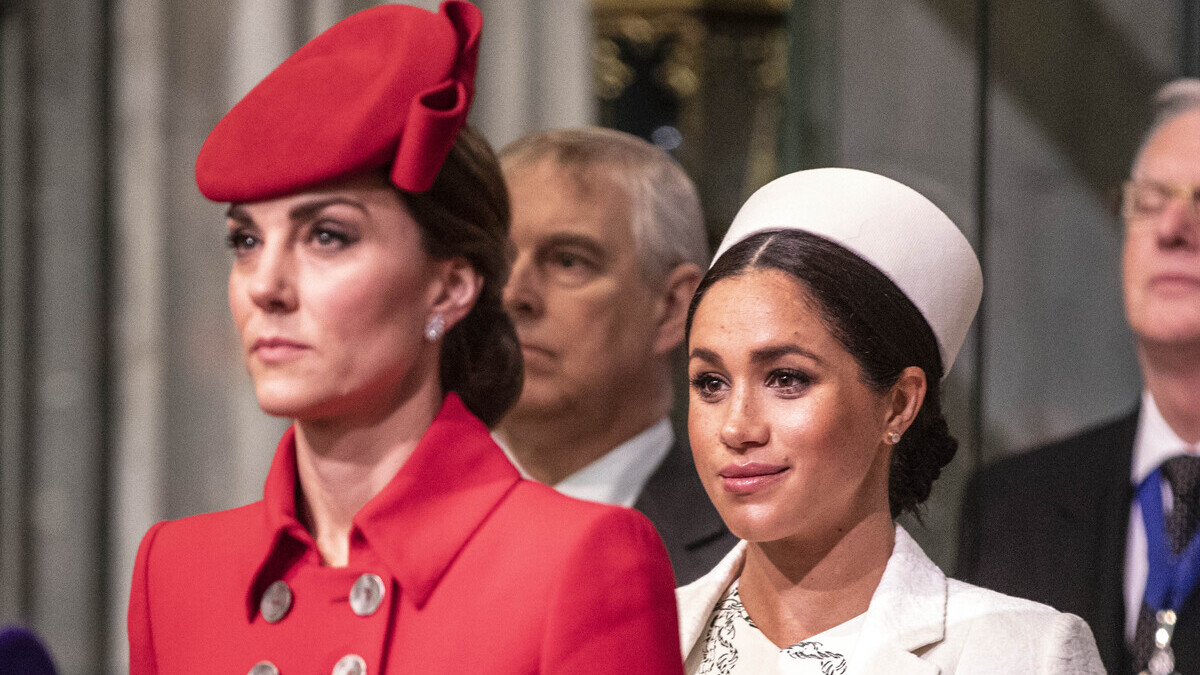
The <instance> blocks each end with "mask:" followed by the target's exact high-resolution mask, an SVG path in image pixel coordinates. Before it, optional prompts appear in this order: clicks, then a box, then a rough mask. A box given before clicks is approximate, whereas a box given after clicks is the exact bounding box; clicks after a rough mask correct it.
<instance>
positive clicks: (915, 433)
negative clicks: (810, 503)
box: [687, 230, 958, 518]
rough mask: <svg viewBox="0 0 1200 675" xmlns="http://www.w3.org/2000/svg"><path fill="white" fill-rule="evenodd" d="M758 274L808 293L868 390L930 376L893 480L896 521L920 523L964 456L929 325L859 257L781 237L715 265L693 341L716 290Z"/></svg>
mask: <svg viewBox="0 0 1200 675" xmlns="http://www.w3.org/2000/svg"><path fill="white" fill-rule="evenodd" d="M756 269H776V270H779V271H782V272H785V273H786V274H788V275H790V276H791V277H793V278H794V279H796V280H797V281H799V282H800V284H801V285H802V286H803V287H804V288H805V289H807V291H808V293H809V294H810V295H811V296H812V298H813V299H814V300H816V302H817V304H818V305H819V313H820V315H821V317H822V318H823V320H824V323H825V326H826V328H828V329H829V331H830V333H832V334H833V336H834V337H835V338H836V339H837V340H838V342H840V343H841V344H842V346H843V347H845V348H846V351H848V352H850V355H851V356H853V357H854V360H855V361H856V362H857V363H858V366H859V368H860V369H861V371H862V377H863V382H864V383H865V384H866V385H867V386H869V387H871V388H873V389H875V390H876V391H878V392H885V391H887V390H888V389H890V388H891V387H892V386H893V385H895V384H896V381H897V380H899V378H900V373H901V372H903V371H904V369H905V368H907V367H909V366H917V367H918V368H920V369H922V370H924V371H925V379H926V382H927V387H926V390H925V399H924V401H923V402H922V404H921V408H920V410H919V411H918V412H917V416H916V419H914V420H913V423H912V425H911V426H909V428H908V431H906V432H905V434H904V436H903V437H902V438H901V440H900V443H898V444H897V445H896V447H895V448H894V449H893V451H892V459H891V467H890V470H889V473H888V504H889V506H890V507H891V513H892V517H893V518H895V517H897V516H899V515H900V514H902V513H905V512H912V513H913V514H914V515H919V514H918V513H917V509H918V507H919V506H920V505H921V503H922V502H924V501H925V500H926V499H928V498H929V492H930V489H931V488H932V487H933V481H934V480H936V479H937V477H938V476H939V475H940V474H941V471H942V468H943V467H945V466H946V465H947V464H948V463H950V460H951V459H953V458H954V453H955V452H956V451H957V449H958V441H956V440H955V439H954V437H953V436H951V435H950V430H949V427H948V426H947V425H946V419H945V417H943V416H942V403H941V378H942V359H941V355H940V352H939V351H938V345H937V340H936V339H935V337H934V335H933V330H932V329H931V328H930V327H929V324H928V323H927V322H926V321H925V317H923V316H922V315H921V312H920V311H918V310H917V308H916V306H915V305H913V303H912V301H911V300H909V299H908V296H906V295H904V292H903V291H901V290H900V289H899V288H898V287H897V286H896V284H895V283H893V282H892V280H891V279H889V278H888V277H887V275H885V274H884V273H883V272H881V271H879V269H877V268H876V267H875V266H874V265H871V264H870V263H868V262H866V261H865V260H863V259H862V258H860V257H858V256H857V255H855V254H854V253H853V252H851V251H849V250H847V249H846V248H843V247H842V246H839V245H838V244H835V243H834V242H832V241H829V240H828V239H825V238H824V237H820V236H818V235H815V234H811V233H809V232H802V231H797V230H782V231H778V232H761V233H759V234H756V235H753V236H751V237H748V238H747V239H745V240H744V241H742V242H740V243H738V244H736V245H734V246H732V247H731V248H730V249H729V250H728V251H726V252H725V254H724V255H722V256H721V257H720V258H719V259H718V260H717V262H716V263H715V264H714V265H713V266H712V269H710V270H709V271H708V274H706V275H705V276H704V279H703V280H702V281H701V282H700V286H699V288H697V289H696V294H695V295H694V296H693V297H692V304H691V307H689V309H688V321H687V327H688V334H689V335H690V334H691V330H692V318H693V316H694V315H695V313H696V308H697V307H698V306H699V305H700V301H701V300H702V299H703V298H704V295H705V293H706V292H707V291H708V289H709V288H711V287H712V285H713V284H715V283H717V282H718V281H721V280H722V279H728V278H730V277H736V276H740V275H742V274H745V273H747V272H749V271H751V270H756Z"/></svg>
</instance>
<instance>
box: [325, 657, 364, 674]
mask: <svg viewBox="0 0 1200 675" xmlns="http://www.w3.org/2000/svg"><path fill="white" fill-rule="evenodd" d="M332 675H367V662H366V661H363V657H361V656H359V655H358V654H347V655H345V656H343V657H342V658H340V659H338V662H337V663H335V664H334V666H333V673H332Z"/></svg>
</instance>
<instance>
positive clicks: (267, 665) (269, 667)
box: [247, 661, 279, 675]
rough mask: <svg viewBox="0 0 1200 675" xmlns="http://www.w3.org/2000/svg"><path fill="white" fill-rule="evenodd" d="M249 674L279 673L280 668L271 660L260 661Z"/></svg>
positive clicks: (277, 674)
mask: <svg viewBox="0 0 1200 675" xmlns="http://www.w3.org/2000/svg"><path fill="white" fill-rule="evenodd" d="M247 675H279V669H278V668H276V667H275V664H274V663H271V662H270V661H259V662H258V663H256V664H254V667H253V668H251V669H250V672H249V673H247Z"/></svg>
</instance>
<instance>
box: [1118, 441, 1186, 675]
mask: <svg viewBox="0 0 1200 675" xmlns="http://www.w3.org/2000/svg"><path fill="white" fill-rule="evenodd" d="M1161 472H1162V477H1163V478H1164V479H1165V480H1166V481H1167V484H1168V485H1170V486H1171V495H1172V500H1171V502H1172V503H1171V512H1170V513H1169V514H1167V516H1166V518H1165V519H1164V520H1165V522H1164V523H1163V524H1164V526H1165V528H1166V535H1167V541H1168V542H1170V544H1171V551H1172V552H1174V553H1175V555H1179V553H1180V551H1182V550H1183V549H1184V547H1186V546H1187V545H1188V542H1189V541H1191V540H1192V537H1193V536H1195V534H1196V526H1197V525H1198V524H1200V457H1197V456H1195V455H1182V456H1179V457H1172V458H1171V459H1168V460H1167V461H1165V462H1163V463H1162V467H1161ZM1157 627H1158V622H1157V621H1156V620H1155V612H1154V610H1153V609H1151V608H1150V606H1149V605H1147V604H1146V603H1144V602H1143V603H1142V607H1141V610H1140V611H1139V613H1138V622H1137V631H1136V633H1135V634H1134V638H1133V666H1134V668H1133V672H1135V673H1141V672H1143V671H1144V670H1145V668H1146V664H1147V663H1148V662H1149V660H1150V656H1151V655H1152V654H1153V652H1154V631H1155V629H1156V628H1157Z"/></svg>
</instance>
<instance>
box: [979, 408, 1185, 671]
mask: <svg viewBox="0 0 1200 675" xmlns="http://www.w3.org/2000/svg"><path fill="white" fill-rule="evenodd" d="M1136 432H1137V411H1134V412H1132V413H1130V414H1128V415H1126V416H1124V417H1121V418H1120V419H1117V420H1113V421H1111V422H1108V423H1106V424H1103V425H1101V426H1098V427H1095V428H1093V429H1089V430H1087V431H1084V432H1082V433H1080V434H1078V435H1076V436H1072V437H1070V438H1067V439H1065V440H1062V441H1059V442H1057V443H1052V444H1050V445H1048V446H1045V447H1042V448H1038V449H1036V450H1032V451H1030V452H1028V453H1025V454H1023V455H1019V456H1016V457H1011V458H1008V459H1005V460H1002V461H1000V462H997V463H996V464H995V465H993V466H991V467H988V468H986V469H984V470H982V471H980V472H979V473H978V474H977V475H976V476H975V477H974V478H973V479H972V480H971V482H970V484H969V485H968V486H967V491H966V496H965V498H964V502H963V518H962V532H961V536H960V537H959V552H958V570H957V576H959V577H960V578H961V579H963V580H965V581H968V582H970V583H973V584H978V585H980V586H986V587H987V588H991V589H994V590H997V591H1000V592H1001V593H1008V594H1009V595H1016V596H1019V597H1022V598H1029V599H1030V600H1036V601H1038V602H1043V603H1046V604H1048V605H1051V606H1053V607H1055V608H1056V609H1059V610H1062V611H1064V612H1071V613H1072V614H1078V615H1079V616H1081V617H1083V618H1084V620H1086V621H1087V622H1088V624H1089V625H1090V626H1091V628H1092V632H1093V633H1094V634H1095V636H1096V644H1097V646H1098V647H1099V648H1100V657H1101V659H1103V661H1104V666H1105V668H1107V669H1108V671H1109V672H1110V673H1114V674H1116V673H1127V672H1129V667H1130V666H1129V663H1128V655H1127V653H1126V646H1125V599H1124V593H1125V591H1124V588H1125V573H1124V565H1125V540H1126V537H1127V530H1128V528H1129V508H1130V505H1131V502H1132V499H1133V488H1132V487H1131V486H1130V484H1129V475H1130V470H1131V462H1132V457H1133V441H1134V435H1135V433H1136ZM1172 642H1173V644H1174V647H1175V658H1176V662H1177V669H1178V670H1179V672H1181V673H1200V593H1193V594H1192V597H1191V598H1190V599H1189V601H1188V603H1187V605H1185V606H1184V608H1183V610H1182V611H1181V612H1180V623H1179V625H1178V626H1177V627H1176V631H1175V637H1174V638H1173V640H1172Z"/></svg>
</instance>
